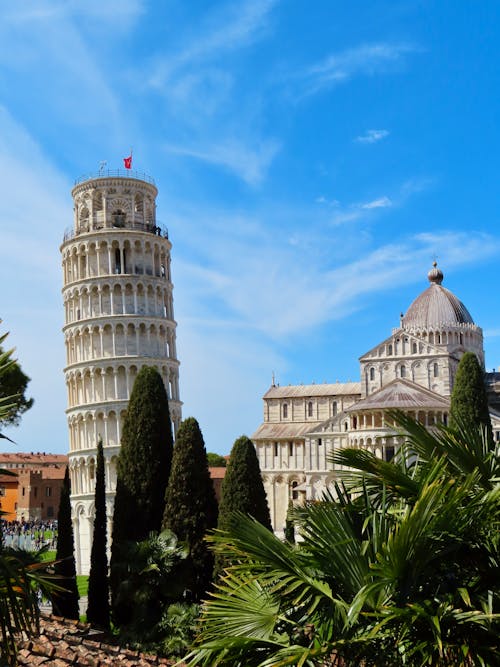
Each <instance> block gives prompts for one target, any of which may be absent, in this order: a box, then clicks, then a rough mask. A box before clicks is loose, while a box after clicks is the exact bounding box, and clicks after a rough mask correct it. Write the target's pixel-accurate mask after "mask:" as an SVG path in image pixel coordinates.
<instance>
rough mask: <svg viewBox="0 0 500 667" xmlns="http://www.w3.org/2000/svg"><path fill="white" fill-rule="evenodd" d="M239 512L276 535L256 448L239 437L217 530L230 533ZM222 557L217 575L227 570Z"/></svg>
mask: <svg viewBox="0 0 500 667" xmlns="http://www.w3.org/2000/svg"><path fill="white" fill-rule="evenodd" d="M235 512H242V513H243V514H250V515H251V516H252V517H253V518H254V519H257V521H259V522H260V523H261V524H262V525H263V526H265V527H266V528H268V529H269V530H271V531H272V525H271V516H270V514H269V506H268V504H267V496H266V492H265V490H264V484H263V483H262V476H261V472H260V466H259V460H258V458H257V453H256V451H255V447H254V445H253V443H252V441H251V440H250V438H248V437H247V436H246V435H242V436H241V437H239V438H238V439H237V440H236V441H235V442H234V445H233V448H232V449H231V455H230V457H229V463H228V465H227V468H226V474H225V476H224V479H223V480H222V491H221V500H220V504H219V521H218V523H217V528H218V529H220V530H227V529H228V528H229V527H230V525H231V520H232V517H233V515H234V513H235ZM224 563H225V561H224V559H223V557H222V556H217V557H216V568H215V569H216V573H217V574H221V573H222V571H223V568H224Z"/></svg>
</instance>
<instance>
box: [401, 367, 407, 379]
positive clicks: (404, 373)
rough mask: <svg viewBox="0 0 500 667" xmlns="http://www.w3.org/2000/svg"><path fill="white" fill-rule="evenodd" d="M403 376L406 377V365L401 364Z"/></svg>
mask: <svg viewBox="0 0 500 667" xmlns="http://www.w3.org/2000/svg"><path fill="white" fill-rule="evenodd" d="M401 377H402V378H405V377H406V366H401Z"/></svg>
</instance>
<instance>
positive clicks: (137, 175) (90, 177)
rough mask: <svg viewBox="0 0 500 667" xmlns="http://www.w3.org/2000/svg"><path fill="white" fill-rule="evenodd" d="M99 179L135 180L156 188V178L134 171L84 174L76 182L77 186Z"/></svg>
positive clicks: (119, 170)
mask: <svg viewBox="0 0 500 667" xmlns="http://www.w3.org/2000/svg"><path fill="white" fill-rule="evenodd" d="M98 178H133V179H135V180H136V181H145V182H146V183H150V184H151V185H154V186H156V183H155V181H154V178H151V176H148V175H147V174H146V173H145V172H144V171H134V170H133V169H100V170H99V171H98V172H97V173H94V174H84V175H83V176H80V177H79V178H77V179H76V180H75V183H74V184H75V185H79V184H80V183H85V181H94V180H96V179H98Z"/></svg>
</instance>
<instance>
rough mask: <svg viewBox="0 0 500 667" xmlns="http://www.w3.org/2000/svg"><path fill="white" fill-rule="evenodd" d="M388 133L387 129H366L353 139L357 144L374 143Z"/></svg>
mask: <svg viewBox="0 0 500 667" xmlns="http://www.w3.org/2000/svg"><path fill="white" fill-rule="evenodd" d="M389 134H390V132H389V130H366V132H365V133H364V134H361V135H359V136H358V137H356V138H355V139H354V141H355V142H356V143H358V144H376V143H377V142H378V141H381V140H382V139H385V138H386V137H388V136H389Z"/></svg>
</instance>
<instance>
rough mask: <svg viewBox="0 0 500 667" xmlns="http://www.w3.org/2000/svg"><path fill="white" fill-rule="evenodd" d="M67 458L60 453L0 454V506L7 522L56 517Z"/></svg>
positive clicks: (42, 519) (48, 519)
mask: <svg viewBox="0 0 500 667" xmlns="http://www.w3.org/2000/svg"><path fill="white" fill-rule="evenodd" d="M67 465H68V457H67V456H65V455H62V454H45V453H43V454H40V453H38V454H35V453H33V452H32V453H30V454H26V453H19V454H12V453H4V454H2V453H0V468H4V469H7V470H11V471H12V472H14V473H15V474H16V476H10V475H0V503H1V505H0V507H1V509H2V511H3V512H5V515H4V516H3V518H4V519H5V520H6V521H36V520H39V521H51V520H54V519H56V518H57V512H58V509H59V500H60V497H61V488H62V482H63V479H64V474H65V472H66V466H67Z"/></svg>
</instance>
